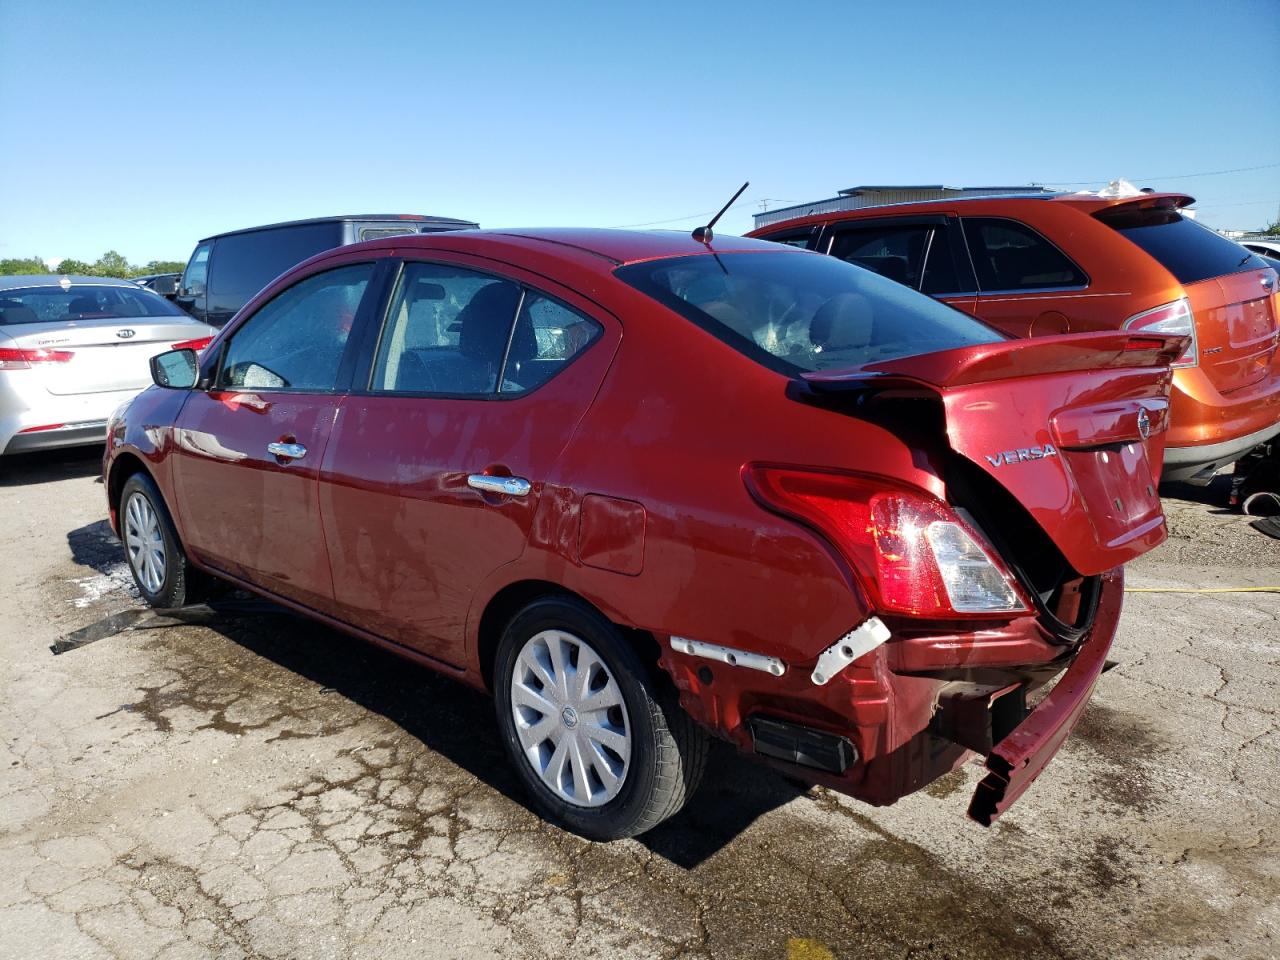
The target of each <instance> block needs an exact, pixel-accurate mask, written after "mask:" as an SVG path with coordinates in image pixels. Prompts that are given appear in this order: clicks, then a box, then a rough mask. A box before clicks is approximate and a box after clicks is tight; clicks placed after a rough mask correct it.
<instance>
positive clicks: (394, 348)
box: [371, 263, 520, 396]
mask: <svg viewBox="0 0 1280 960" xmlns="http://www.w3.org/2000/svg"><path fill="white" fill-rule="evenodd" d="M519 302H520V287H519V286H518V285H517V284H515V283H513V282H511V281H510V280H504V279H501V278H499V277H495V276H492V275H490V274H487V273H477V272H476V271H474V270H465V269H463V268H461V267H453V266H449V265H447V264H439V263H407V264H405V266H404V270H403V271H401V274H400V280H399V282H398V283H397V285H396V292H395V295H394V296H393V297H392V298H391V308H390V310H389V311H388V312H387V319H386V323H385V325H384V327H383V332H382V340H381V342H380V343H379V345H378V355H377V360H376V362H375V364H374V368H373V379H372V382H371V389H373V390H374V391H376V392H394V393H435V394H448V395H454V396H485V395H488V394H492V393H495V392H496V390H497V385H498V374H499V372H500V370H501V369H502V358H503V356H504V355H505V353H506V350H507V342H508V340H509V339H510V338H511V324H512V321H513V320H514V319H515V315H516V306H517V304H518V303H519Z"/></svg>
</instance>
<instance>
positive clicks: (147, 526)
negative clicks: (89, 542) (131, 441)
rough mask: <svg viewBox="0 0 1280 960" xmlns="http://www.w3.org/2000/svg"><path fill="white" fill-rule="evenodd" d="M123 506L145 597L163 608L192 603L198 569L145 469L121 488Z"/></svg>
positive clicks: (123, 524) (136, 578) (128, 552)
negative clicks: (192, 563) (180, 539)
mask: <svg viewBox="0 0 1280 960" xmlns="http://www.w3.org/2000/svg"><path fill="white" fill-rule="evenodd" d="M119 509H120V539H121V540H123V541H124V552H125V559H126V560H127V561H128V563H129V572H130V573H132V574H133V582H134V583H136V584H137V585H138V592H139V593H141V594H142V599H144V600H146V601H147V603H148V604H150V605H151V606H153V607H162V608H172V607H181V606H184V605H185V604H187V603H189V602H190V601H191V599H192V597H191V593H192V591H191V588H190V583H191V578H192V574H193V573H194V571H192V570H191V569H190V565H189V564H188V563H187V557H186V554H185V553H183V552H182V544H181V543H179V542H178V533H177V530H176V529H175V528H174V526H173V520H172V518H170V516H169V511H168V509H167V508H166V507H165V504H164V499H163V498H162V497H161V496H160V491H159V490H158V489H157V488H156V485H155V482H154V481H153V480H152V479H151V478H150V477H149V476H147V475H146V474H145V473H135V474H134V475H133V476H131V477H130V478H129V479H128V480H126V481H125V484H124V489H123V490H121V492H120V507H119Z"/></svg>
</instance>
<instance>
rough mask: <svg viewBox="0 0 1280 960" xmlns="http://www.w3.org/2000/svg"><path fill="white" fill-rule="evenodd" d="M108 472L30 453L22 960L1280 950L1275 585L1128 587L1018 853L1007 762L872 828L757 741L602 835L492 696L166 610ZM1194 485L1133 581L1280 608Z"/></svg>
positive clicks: (12, 739)
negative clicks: (562, 825)
mask: <svg viewBox="0 0 1280 960" xmlns="http://www.w3.org/2000/svg"><path fill="white" fill-rule="evenodd" d="M97 468H98V464H97V459H96V453H93V452H77V453H61V454H52V455H43V456H38V457H36V456H33V457H26V458H18V459H14V460H12V461H6V462H4V463H3V464H0V597H2V598H3V600H4V604H3V608H2V609H0V684H2V686H0V689H2V690H3V693H4V695H3V697H2V698H0V742H2V744H3V753H2V754H0V864H2V865H3V868H2V869H0V956H2V957H15V958H17V957H22V958H29V957H35V956H40V957H77V958H79V957H85V958H90V957H119V958H126V957H139V958H153V957H154V958H172V960H177V958H182V957H225V958H235V957H305V958H324V957H377V958H380V960H393V958H399V957H419V958H420V957H493V956H499V957H521V958H523V957H530V958H541V957H548V958H552V957H554V958H557V960H563V958H566V957H608V958H629V957H672V958H674V957H732V958H740V957H741V958H752V957H770V958H787V960H814V958H826V957H850V958H852V957H858V958H866V957H917V958H929V957H936V958H941V957H983V958H991V957H1019V958H1024V957H1099V958H1102V957H1132V958H1155V957H1160V958H1165V957H1196V958H1206V960H1207V958H1211V957H1212V958H1231V960H1246V958H1268V957H1275V956H1277V955H1278V954H1280V849H1278V847H1280V829H1278V828H1280V797H1278V796H1277V790H1276V786H1277V784H1280V730H1278V729H1277V710H1280V594H1276V593H1264V592H1252V593H1206V592H1199V593H1191V592H1133V593H1131V594H1130V595H1129V597H1128V598H1127V605H1126V609H1125V613H1124V618H1123V621H1122V624H1121V630H1120V636H1119V639H1118V642H1117V645H1116V648H1115V651H1114V653H1113V657H1114V658H1115V659H1116V660H1118V661H1119V665H1118V666H1117V667H1116V668H1115V669H1113V670H1111V671H1110V672H1109V673H1107V674H1106V675H1105V676H1104V677H1103V679H1102V681H1101V682H1100V684H1099V687H1098V689H1097V691H1096V693H1095V695H1094V698H1093V701H1092V703H1091V704H1090V706H1089V708H1088V712H1087V713H1086V715H1085V717H1084V719H1083V721H1082V723H1081V724H1080V726H1079V727H1078V728H1077V730H1076V732H1075V734H1074V735H1073V736H1072V738H1071V739H1070V740H1069V741H1068V742H1067V743H1066V745H1065V746H1064V748H1063V750H1062V752H1061V753H1060V754H1059V755H1058V758H1057V759H1056V760H1055V762H1054V763H1053V764H1051V765H1050V766H1049V768H1048V769H1047V770H1046V772H1045V773H1044V774H1043V775H1042V776H1041V778H1040V779H1039V780H1038V781H1037V782H1036V784H1035V785H1034V786H1033V787H1032V789H1031V790H1030V791H1029V792H1028V793H1027V795H1026V796H1024V797H1023V799H1022V800H1021V801H1020V802H1019V803H1018V804H1017V805H1016V806H1015V807H1014V808H1013V809H1012V810H1011V811H1010V812H1009V813H1008V814H1007V815H1006V816H1005V817H1004V818H1003V819H1002V820H1000V821H999V822H998V823H997V825H996V826H994V827H992V828H991V829H989V830H984V829H983V828H981V827H979V826H977V825H976V824H974V823H971V822H969V821H968V820H967V819H966V818H965V816H964V810H965V806H966V804H967V802H968V796H969V794H970V792H971V791H972V789H973V787H974V786H975V785H976V783H977V781H978V780H979V779H980V776H981V773H980V769H981V768H980V767H979V766H978V765H976V764H969V765H967V766H966V767H965V768H963V769H961V770H959V771H956V772H955V773H952V774H950V775H948V776H947V777H944V778H943V779H942V780H940V781H938V782H936V783H935V784H933V785H932V786H931V787H929V788H928V789H927V790H925V791H923V792H922V793H920V794H917V795H915V796H913V797H909V798H907V799H905V800H903V801H900V802H899V803H898V804H897V805H895V806H893V807H889V808H883V809H877V808H872V807H868V806H864V805H861V804H858V803H856V802H855V801H852V800H850V799H848V798H845V797H842V796H839V795H837V794H834V793H831V792H829V791H826V790H823V789H817V788H814V789H804V788H802V787H800V786H799V785H797V784H794V783H792V782H790V781H787V780H784V779H782V778H780V777H778V776H777V775H775V774H773V773H770V772H768V771H766V770H764V769H763V768H760V767H757V766H755V765H753V764H751V763H749V762H746V761H744V760H742V759H740V758H738V757H737V756H735V755H734V754H732V753H731V752H730V751H728V750H727V749H726V750H723V751H719V752H718V753H716V754H715V755H714V758H713V762H712V764H711V768H710V770H709V771H708V776H707V779H706V780H705V781H704V784H703V787H702V789H701V790H700V791H699V793H698V794H697V795H696V796H695V797H694V799H693V800H692V802H691V803H690V805H689V807H688V808H687V809H686V810H685V811H684V812H683V813H682V814H680V815H679V816H678V817H677V818H675V819H674V820H672V821H671V822H669V823H668V824H666V825H664V826H663V827H661V828H659V829H658V830H656V831H654V832H653V833H651V834H649V835H646V836H644V837H641V838H640V839H638V840H633V841H626V842H621V843H614V844H592V843H588V842H586V841H583V840H580V839H578V838H577V837H574V836H571V835H569V834H566V833H564V832H562V831H560V830H558V829H556V828H554V827H551V826H548V825H547V824H545V823H543V822H542V821H541V820H539V819H538V818H537V817H536V816H535V815H534V814H533V813H531V812H530V811H529V810H528V809H527V808H526V806H525V805H524V801H523V799H522V797H521V795H520V793H519V791H518V789H517V783H516V780H515V777H514V775H513V774H512V773H511V772H510V771H509V770H508V767H507V765H506V761H505V759H504V756H503V754H502V752H501V749H500V744H499V742H498V738H497V733H496V728H495V726H494V722H493V710H492V705H491V704H490V702H489V701H488V700H486V699H485V698H483V697H481V696H479V695H477V694H475V693H473V692H471V691H469V690H467V689H464V688H463V687H461V686H458V685H457V684H455V683H452V682H450V681H448V680H445V679H443V678H440V677H437V676H435V675H433V674H431V673H430V672H428V671H425V670H422V669H419V668H417V667H415V666H412V665H409V664H406V663H405V662H403V661H400V660H398V659H396V658H394V657H392V656H390V655H388V654H384V653H382V652H380V651H377V650H374V649H372V648H370V647H368V646H366V645H364V644H362V643H360V642H359V641H357V640H353V639H350V638H347V637H344V636H342V635H339V634H336V633H334V632H331V631H328V630H326V629H324V628H322V627H319V626H316V625H313V624H311V623H308V622H306V621H304V620H301V619H298V618H296V617H292V616H289V615H286V614H283V613H280V612H277V611H274V610H273V609H257V608H255V605H254V604H252V603H246V604H241V605H240V606H234V605H233V606H232V607H231V608H230V609H224V610H220V611H211V610H208V609H201V608H195V609H193V610H192V611H190V612H189V613H188V614H186V615H185V616H184V619H183V620H174V619H158V618H156V617H154V616H152V615H150V614H147V613H145V612H143V611H142V609H141V607H140V604H139V601H138V600H137V599H136V596H135V595H134V594H133V593H132V590H131V586H132V584H131V581H130V578H129V575H128V572H127V570H126V569H125V567H124V565H123V563H122V555H121V551H120V548H119V545H118V544H117V543H116V542H115V540H114V538H113V537H112V536H111V534H110V531H109V529H108V528H107V525H106V523H105V521H104V519H103V517H104V515H105V512H104V502H103V495H102V486H101V484H100V483H98V482H97ZM1176 494H1177V496H1178V497H1180V498H1181V499H1170V500H1168V501H1167V510H1168V512H1169V514H1170V520H1171V526H1172V529H1173V536H1172V537H1171V539H1170V541H1169V542H1168V543H1167V544H1165V545H1164V546H1163V547H1161V548H1160V549H1158V550H1156V551H1155V552H1154V553H1152V554H1150V555H1148V556H1147V557H1145V558H1143V559H1142V560H1141V561H1140V562H1138V563H1136V564H1134V565H1132V566H1131V567H1130V569H1129V581H1128V583H1129V586H1130V587H1131V588H1141V589H1143V590H1151V589H1156V588H1160V589H1170V590H1174V591H1185V590H1200V591H1203V590H1208V589H1220V588H1223V587H1264V586H1275V585H1278V584H1280V542H1278V541H1275V540H1270V539H1268V538H1266V537H1264V536H1263V535H1262V534H1260V533H1257V532H1255V531H1253V530H1251V529H1250V528H1249V527H1248V525H1247V520H1245V519H1244V518H1242V517H1239V516H1237V515H1232V514H1229V513H1227V512H1225V511H1224V510H1222V509H1221V508H1220V507H1217V506H1215V505H1214V504H1215V502H1220V501H1221V490H1220V489H1217V488H1214V489H1211V490H1209V491H1199V492H1196V491H1189V490H1186V489H1182V490H1179V491H1176ZM75 631H84V632H82V633H80V634H78V636H79V637H80V638H82V639H93V638H94V637H100V639H97V640H95V641H94V642H91V643H87V644H85V645H83V646H79V647H76V648H74V649H70V650H68V651H66V652H64V653H61V654H60V655H57V656H54V655H53V654H52V652H51V649H50V648H51V646H53V645H55V644H56V643H57V642H58V641H59V640H60V639H61V638H64V637H66V636H67V635H69V634H72V633H73V632H75Z"/></svg>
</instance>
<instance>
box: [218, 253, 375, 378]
mask: <svg viewBox="0 0 1280 960" xmlns="http://www.w3.org/2000/svg"><path fill="white" fill-rule="evenodd" d="M373 270H374V267H373V264H371V263H360V264H353V265H352V266H349V267H339V268H337V269H336V270H327V271H325V272H324V273H318V274H315V275H314V276H311V277H308V278H307V279H305V280H303V281H302V282H300V283H296V284H294V285H293V286H292V287H290V288H289V289H287V290H285V291H283V292H282V293H279V294H277V295H276V296H275V297H273V298H272V299H271V300H269V301H267V303H265V304H263V306H262V307H261V308H260V309H259V310H258V311H257V312H256V313H255V314H254V315H253V316H252V317H250V318H249V319H248V320H246V321H245V323H244V324H243V325H242V326H241V327H240V328H239V329H238V330H237V331H236V332H235V334H234V335H233V336H232V337H231V342H230V343H229V344H228V345H227V352H226V355H225V356H224V357H223V360H222V372H221V373H220V375H219V378H218V383H219V386H221V387H224V388H230V389H243V390H298V391H309V392H327V391H331V390H334V389H336V388H337V381H338V367H339V366H340V365H341V363H342V354H343V351H344V350H345V349H346V346H347V338H348V336H349V335H350V333H351V327H352V324H354V322H355V318H356V311H357V310H359V308H360V300H361V298H362V297H363V296H364V291H365V287H367V286H368V285H369V280H370V278H371V277H372V276H373Z"/></svg>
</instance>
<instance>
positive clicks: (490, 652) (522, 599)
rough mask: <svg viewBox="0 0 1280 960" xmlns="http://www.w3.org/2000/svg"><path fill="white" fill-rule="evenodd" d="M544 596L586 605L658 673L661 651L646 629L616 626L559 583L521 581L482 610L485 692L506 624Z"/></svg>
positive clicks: (489, 682)
mask: <svg viewBox="0 0 1280 960" xmlns="http://www.w3.org/2000/svg"><path fill="white" fill-rule="evenodd" d="M543 597H572V598H573V599H575V600H578V601H580V602H582V603H585V604H587V605H588V606H590V607H591V608H592V609H593V610H595V611H596V612H597V613H599V614H600V615H601V616H603V617H605V619H607V620H609V621H610V622H611V623H613V625H614V626H615V627H617V628H618V629H619V630H621V631H622V635H623V636H624V637H626V638H627V639H628V640H629V641H631V643H632V645H633V646H634V647H635V648H636V651H637V652H638V653H639V654H640V657H641V659H642V660H643V661H644V662H645V663H646V664H650V665H652V666H653V668H654V669H655V671H656V670H657V664H658V658H659V657H660V656H661V655H662V649H661V648H660V647H659V646H658V641H657V640H656V639H655V638H654V636H653V634H651V633H649V632H648V631H647V630H639V629H636V628H635V627H628V626H626V625H625V624H621V623H617V622H616V621H614V620H613V619H612V618H611V617H609V616H608V615H607V614H605V613H604V612H603V611H602V610H600V608H599V607H597V606H596V605H595V604H594V603H592V602H591V601H590V600H588V599H587V598H586V597H584V596H582V595H580V594H577V593H574V592H573V591H572V590H569V589H566V588H565V587H562V586H560V585H559V584H556V583H551V582H549V581H547V580H520V581H517V582H516V583H510V584H507V586H505V587H503V588H502V589H501V590H499V591H498V592H497V593H496V594H494V595H493V598H492V599H490V601H489V603H488V605H487V606H486V607H485V608H484V613H482V614H481V615H480V631H479V633H480V636H479V650H478V651H477V654H478V657H479V660H480V671H481V674H482V675H483V677H484V685H485V687H486V688H487V689H488V690H490V691H492V690H493V661H494V658H495V656H496V655H497V652H498V642H499V641H500V640H501V639H502V631H503V630H505V629H506V628H507V624H508V623H510V622H511V618H512V617H514V616H515V615H516V614H517V613H519V612H520V611H521V610H523V609H524V608H525V607H527V606H528V605H529V604H531V603H533V602H534V601H535V600H541V599H542V598H543ZM659 672H660V671H659Z"/></svg>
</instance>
